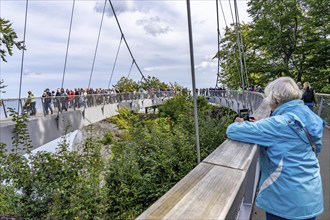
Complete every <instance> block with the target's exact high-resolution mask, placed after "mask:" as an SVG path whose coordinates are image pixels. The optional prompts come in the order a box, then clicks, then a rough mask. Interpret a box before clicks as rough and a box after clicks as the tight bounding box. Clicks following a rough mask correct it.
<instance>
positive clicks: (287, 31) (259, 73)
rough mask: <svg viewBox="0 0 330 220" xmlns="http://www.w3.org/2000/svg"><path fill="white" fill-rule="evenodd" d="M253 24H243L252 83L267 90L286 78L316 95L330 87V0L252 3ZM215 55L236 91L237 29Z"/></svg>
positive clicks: (258, 0)
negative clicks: (306, 84)
mask: <svg viewBox="0 0 330 220" xmlns="http://www.w3.org/2000/svg"><path fill="white" fill-rule="evenodd" d="M248 5H249V10H248V11H249V14H250V16H251V17H252V22H251V23H249V24H248V25H244V24H243V25H241V30H240V32H241V35H242V38H243V42H244V49H245V55H246V66H247V69H248V73H247V74H248V82H249V84H250V85H252V84H253V85H262V86H265V85H266V84H267V83H268V82H269V81H271V80H273V79H275V78H277V77H279V76H282V75H285V76H290V77H292V78H294V79H295V80H296V81H297V82H298V81H300V82H306V81H309V82H310V83H311V84H312V85H313V87H314V88H315V90H316V91H319V92H321V91H322V92H329V90H330V89H329V88H330V85H329V84H330V53H329V50H330V39H329V33H330V16H329V15H328V11H329V10H330V5H329V1H327V0H287V1H278V0H269V1H263V0H253V1H252V0H250V1H249V3H248ZM220 46H221V50H220V51H219V52H218V53H217V55H216V56H215V57H218V58H220V59H221V62H220V65H221V69H222V76H221V78H222V79H223V82H224V83H225V84H227V86H228V87H231V88H236V87H237V83H238V82H239V81H240V80H241V79H240V75H239V74H238V72H239V69H238V52H237V49H236V48H237V43H236V39H235V33H234V30H233V28H227V29H226V33H225V37H224V38H223V39H222V41H221V45H220Z"/></svg>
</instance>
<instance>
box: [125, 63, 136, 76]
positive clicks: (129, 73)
mask: <svg viewBox="0 0 330 220" xmlns="http://www.w3.org/2000/svg"><path fill="white" fill-rule="evenodd" d="M134 63H135V60H132V65H131V68H130V69H129V72H128V75H127V79H128V78H129V76H130V75H131V71H132V68H133V64H134Z"/></svg>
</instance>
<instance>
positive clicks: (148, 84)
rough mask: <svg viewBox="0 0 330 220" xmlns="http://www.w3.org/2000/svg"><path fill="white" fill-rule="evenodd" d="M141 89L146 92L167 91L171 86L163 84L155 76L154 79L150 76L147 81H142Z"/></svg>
mask: <svg viewBox="0 0 330 220" xmlns="http://www.w3.org/2000/svg"><path fill="white" fill-rule="evenodd" d="M140 87H141V88H143V89H145V90H148V89H150V88H153V89H156V90H159V89H162V90H165V89H167V88H170V86H169V85H168V84H166V83H164V82H161V81H160V80H159V79H158V78H157V77H154V76H153V77H151V76H148V77H147V81H141V82H140Z"/></svg>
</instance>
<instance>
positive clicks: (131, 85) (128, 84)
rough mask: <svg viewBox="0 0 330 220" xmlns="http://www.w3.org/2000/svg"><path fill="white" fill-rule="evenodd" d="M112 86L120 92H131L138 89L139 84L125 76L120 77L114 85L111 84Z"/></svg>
mask: <svg viewBox="0 0 330 220" xmlns="http://www.w3.org/2000/svg"><path fill="white" fill-rule="evenodd" d="M113 87H114V88H116V89H119V91H120V92H126V91H127V92H132V91H137V90H138V89H139V85H138V84H137V83H136V82H135V81H133V80H132V79H128V78H127V77H124V76H123V77H121V78H120V80H119V81H118V82H117V84H116V85H113Z"/></svg>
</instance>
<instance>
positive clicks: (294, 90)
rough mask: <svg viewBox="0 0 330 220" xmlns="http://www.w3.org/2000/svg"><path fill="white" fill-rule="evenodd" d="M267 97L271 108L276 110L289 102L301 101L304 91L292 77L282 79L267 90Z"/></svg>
mask: <svg viewBox="0 0 330 220" xmlns="http://www.w3.org/2000/svg"><path fill="white" fill-rule="evenodd" d="M265 96H266V99H267V101H268V102H269V104H270V106H271V107H274V108H276V107H277V106H279V105H282V104H284V103H286V102H288V101H291V100H295V99H301V97H302V91H301V90H300V89H299V87H298V86H297V83H296V82H295V81H294V80H293V79H292V78H290V77H280V78H278V79H276V80H274V81H272V82H270V83H269V84H268V85H267V86H266V88H265Z"/></svg>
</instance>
